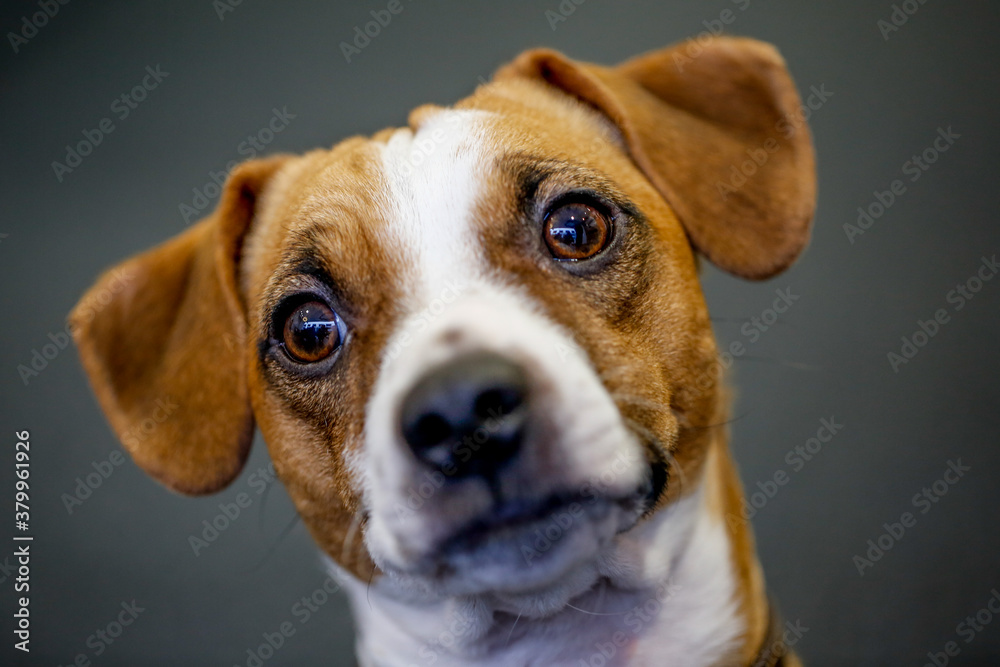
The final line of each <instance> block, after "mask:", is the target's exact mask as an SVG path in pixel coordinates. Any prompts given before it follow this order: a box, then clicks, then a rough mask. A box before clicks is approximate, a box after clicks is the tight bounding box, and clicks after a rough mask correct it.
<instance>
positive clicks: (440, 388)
mask: <svg viewBox="0 0 1000 667" xmlns="http://www.w3.org/2000/svg"><path fill="white" fill-rule="evenodd" d="M527 393H528V380H527V376H526V375H525V373H524V371H523V370H522V369H521V367H520V366H518V365H517V364H515V363H513V362H512V361H510V360H508V359H506V358H504V357H501V356H499V355H496V354H491V353H477V354H472V355H468V356H464V357H460V358H458V359H456V360H454V361H451V362H448V363H446V364H444V365H442V366H439V367H437V368H435V369H433V370H432V371H430V372H429V373H428V374H427V375H425V376H424V377H423V378H422V379H421V380H420V381H419V382H417V384H416V385H415V386H414V387H413V389H411V390H410V393H409V394H407V396H406V398H405V399H404V401H403V407H402V424H401V426H402V431H403V438H404V439H405V440H406V443H407V444H408V445H409V446H410V449H412V450H413V453H414V454H415V455H416V456H417V458H418V459H419V460H420V461H422V462H423V463H425V464H426V465H428V466H430V467H431V468H433V469H435V470H439V471H441V472H442V473H444V474H445V475H447V476H449V477H467V476H471V475H480V476H483V477H487V478H492V477H493V476H494V474H495V473H496V471H497V470H498V469H499V468H500V467H501V466H502V465H503V464H504V463H506V462H508V461H509V460H511V459H512V458H513V457H514V456H515V455H516V454H517V452H518V450H519V449H520V447H521V440H522V439H523V436H524V426H525V422H526V420H527V414H526V413H527V405H526V398H527Z"/></svg>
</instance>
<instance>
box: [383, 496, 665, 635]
mask: <svg viewBox="0 0 1000 667" xmlns="http://www.w3.org/2000/svg"><path fill="white" fill-rule="evenodd" d="M645 506H646V498H645V496H644V495H643V494H637V495H635V496H630V497H627V498H619V499H611V498H600V497H598V498H595V497H587V498H583V497H568V498H551V499H549V500H547V501H545V502H543V503H536V504H533V505H531V506H528V507H523V506H517V505H515V504H505V505H504V506H501V507H500V508H499V509H497V510H495V511H493V512H491V513H490V515H489V516H488V517H485V518H483V519H480V520H478V521H476V522H474V523H472V524H468V525H465V526H462V527H461V528H459V529H458V530H456V531H455V532H454V533H453V534H452V535H451V536H450V537H449V538H447V539H445V540H443V541H442V542H441V543H440V544H438V545H437V546H436V547H435V548H434V549H432V550H431V551H429V552H428V553H427V554H426V555H425V556H423V557H422V558H420V559H418V560H417V562H415V563H414V564H413V565H412V566H411V567H406V568H393V567H391V566H390V567H389V568H388V569H389V570H390V574H394V575H395V576H396V577H400V578H402V579H405V580H406V581H407V582H408V583H409V584H410V586H415V587H416V588H419V589H423V590H425V591H429V592H430V591H433V593H434V594H435V595H440V596H448V597H452V596H473V595H475V596H485V597H487V598H488V599H490V600H491V601H492V603H493V605H492V606H493V607H494V608H495V609H497V610H500V611H507V612H510V613H513V614H520V615H525V616H529V617H541V616H546V615H549V614H552V613H554V612H556V611H558V610H559V609H561V608H563V607H564V606H565V604H566V603H567V602H568V601H569V600H571V599H572V598H574V597H576V596H577V595H579V594H581V593H583V592H584V591H586V590H588V589H590V588H591V587H593V585H594V584H595V583H596V582H597V580H598V579H599V577H600V575H599V567H598V564H599V562H600V560H601V557H602V555H603V554H605V553H606V552H608V551H609V549H610V548H611V547H612V545H613V542H614V540H615V536H616V535H618V534H619V533H621V532H623V531H625V530H628V529H629V528H631V527H632V526H633V525H635V523H636V522H637V521H638V519H639V518H640V517H641V515H642V513H643V510H644V509H645ZM392 570H395V572H392Z"/></svg>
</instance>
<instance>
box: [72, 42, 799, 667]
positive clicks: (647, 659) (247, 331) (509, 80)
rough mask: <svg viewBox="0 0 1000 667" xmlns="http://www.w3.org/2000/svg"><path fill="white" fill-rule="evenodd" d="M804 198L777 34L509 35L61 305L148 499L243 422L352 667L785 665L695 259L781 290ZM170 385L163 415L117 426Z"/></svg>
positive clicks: (233, 180)
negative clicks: (147, 483) (775, 283)
mask: <svg viewBox="0 0 1000 667" xmlns="http://www.w3.org/2000/svg"><path fill="white" fill-rule="evenodd" d="M746 164H750V165H751V166H753V167H754V168H753V169H748V168H746V167H745V165H746ZM737 176H739V178H737ZM814 202H815V167H814V157H813V150H812V144H811V139H810V136H809V132H808V129H807V128H806V127H805V126H804V124H803V123H802V120H801V114H800V101H799V97H798V95H797V93H796V91H795V88H794V85H793V83H792V81H791V79H790V77H789V75H788V72H787V71H786V68H785V65H784V63H783V61H782V59H781V57H780V56H779V55H778V54H777V52H776V51H775V50H774V49H773V48H772V47H770V46H768V45H766V44H762V43H759V42H756V41H752V40H748V39H729V38H719V39H713V40H711V41H709V42H706V41H705V40H701V41H699V42H698V43H693V42H689V43H684V44H680V45H678V46H674V47H673V48H667V49H665V50H661V51H657V52H653V53H649V54H646V55H643V56H640V57H637V58H635V59H633V60H629V61H628V62H625V63H624V64H622V65H619V66H617V67H613V68H607V67H600V66H596V65H590V64H584V63H580V62H575V61H573V60H570V59H568V58H566V57H565V56H563V55H561V54H559V53H556V52H554V51H549V50H533V51H529V52H527V53H524V54H522V55H521V56H519V57H518V58H517V59H516V60H514V61H513V62H512V63H510V64H508V65H506V66H504V67H503V68H501V69H500V70H499V71H498V72H497V74H496V75H495V77H494V79H493V81H492V82H491V83H489V84H486V85H483V86H481V87H480V88H478V89H477V90H476V91H475V93H474V94H472V95H471V96H470V97H468V98H466V99H464V100H462V101H460V102H459V103H457V104H456V105H454V106H453V107H451V108H444V107H438V106H431V105H428V106H422V107H419V108H417V109H415V110H414V111H413V112H412V113H411V114H410V116H409V124H408V127H405V128H399V129H387V130H383V131H381V132H378V133H376V134H375V135H374V136H372V137H370V138H363V137H354V138H350V139H347V140H345V141H343V142H341V143H339V144H337V145H336V146H334V147H333V148H332V149H330V150H325V149H323V150H316V151H312V152H310V153H307V154H305V155H302V156H290V155H279V156H275V157H271V158H268V159H262V160H254V161H251V162H248V163H245V164H243V165H241V166H240V167H238V168H237V169H236V170H234V172H233V173H232V174H231V176H230V177H229V180H228V182H227V184H226V186H225V188H224V192H223V195H222V198H221V202H220V204H219V206H218V208H217V210H216V211H215V212H214V213H213V214H212V215H210V216H209V217H208V218H206V219H205V220H203V221H201V222H200V223H198V224H197V225H195V226H194V227H192V228H191V229H189V230H187V231H186V232H184V233H183V234H181V235H180V236H178V237H176V238H174V239H173V240H170V241H168V242H166V243H164V244H163V245H161V246H158V247H156V248H154V249H152V250H150V251H148V252H146V253H144V254H141V255H139V256H137V257H134V258H132V259H129V260H127V261H126V262H124V263H123V264H122V265H121V266H119V267H117V270H113V271H112V272H109V273H108V274H106V275H105V276H104V277H103V278H102V279H100V280H99V281H98V282H97V284H96V286H95V287H94V288H92V291H91V292H90V293H89V294H88V295H87V296H85V297H84V299H83V301H82V302H81V306H78V308H77V310H76V311H75V312H74V314H73V315H72V316H71V321H72V324H73V327H74V331H75V337H76V341H77V344H78V346H79V349H80V354H81V357H82V360H83V363H84V367H85V368H86V371H87V373H88V374H89V377H90V380H91V383H92V385H93V387H94V390H95V392H96V394H97V397H98V399H99V401H100V404H101V406H102V408H103V409H104V412H105V413H106V414H107V417H108V419H109V420H110V422H111V424H112V426H113V427H114V429H115V431H116V432H117V433H118V434H119V436H122V437H123V440H124V444H125V447H126V448H127V449H128V450H129V452H130V454H131V455H132V457H133V458H134V460H135V461H136V463H138V464H139V465H140V466H141V467H142V468H143V469H145V470H146V471H147V472H149V474H151V475H152V476H153V477H155V478H156V479H157V480H159V481H160V482H162V483H163V484H164V485H166V486H167V487H169V488H171V489H173V490H175V491H178V492H181V493H185V494H205V493H211V492H214V491H218V490H219V489H221V488H223V487H224V486H226V485H227V484H228V483H230V482H231V481H232V480H233V478H234V477H236V476H237V475H238V474H239V472H240V469H241V467H242V466H243V464H244V461H245V460H246V458H247V453H248V448H249V446H250V441H251V437H252V434H253V431H254V428H255V424H256V425H257V426H259V428H260V429H261V431H262V433H263V435H264V438H265V440H266V441H267V443H268V448H269V450H270V455H271V458H272V459H273V461H274V465H275V467H276V469H277V471H278V474H279V476H280V478H281V480H282V481H283V483H284V484H285V486H286V488H287V490H288V493H289V494H290V496H291V498H292V499H293V501H294V502H295V505H296V507H297V509H298V512H299V513H300V514H301V516H302V518H303V519H304V521H305V524H306V525H307V526H308V528H309V530H310V532H311V533H312V535H313V537H314V538H315V540H316V542H317V543H318V544H319V546H320V547H321V548H322V550H323V551H324V552H325V554H327V555H328V556H329V558H330V560H331V564H332V565H331V566H332V567H333V568H335V570H336V571H337V572H338V573H339V575H340V576H341V577H342V579H343V581H345V586H346V588H347V590H348V593H349V595H350V597H351V600H352V603H353V607H354V611H355V616H356V620H357V626H358V639H357V653H358V657H359V660H360V662H361V664H362V665H366V666H376V665H378V666H395V665H431V664H434V665H504V666H511V665H572V666H578V665H579V666H585V665H665V664H669V665H758V666H759V665H776V664H798V663H797V662H796V661H795V660H794V657H793V656H791V654H790V653H788V651H787V647H786V645H785V642H784V641H783V639H782V627H781V624H780V622H778V621H777V620H776V619H775V618H774V615H773V612H772V609H771V606H770V605H769V603H768V599H767V595H766V591H765V585H764V580H763V577H762V573H761V568H760V566H759V564H758V561H757V558H756V555H755V550H754V545H753V537H752V535H751V532H750V529H749V527H748V526H747V525H746V524H745V522H741V521H735V522H733V521H729V522H727V521H726V517H727V515H729V516H739V515H740V514H739V513H740V499H741V495H742V490H741V485H740V482H739V479H738V476H737V473H736V470H735V467H734V464H733V461H732V459H731V457H730V454H729V452H728V448H727V443H726V437H725V431H724V427H723V426H722V425H723V424H724V423H725V422H726V404H725V392H724V390H723V386H722V384H721V382H720V363H719V362H718V360H717V352H716V346H715V342H714V338H713V334H712V329H711V326H710V323H709V316H708V312H707V310H706V306H705V302H704V299H703V296H702V292H701V289H700V286H699V280H698V260H697V253H700V254H701V255H703V256H704V257H705V258H707V259H708V260H709V261H711V262H712V263H714V264H715V265H716V266H718V267H720V268H721V269H723V270H725V271H728V272H729V273H732V274H734V275H737V276H741V277H743V278H748V279H754V280H756V279H763V278H767V277H770V276H773V275H775V274H776V273H778V272H780V271H782V270H783V269H785V268H786V267H787V266H788V265H789V264H790V263H791V262H792V261H793V260H794V259H795V258H796V256H797V255H798V254H799V252H800V251H801V250H802V248H803V247H804V245H805V244H806V242H807V240H808V235H809V225H810V221H811V218H812V215H813V210H814ZM121 275H125V276H128V279H127V280H126V281H124V288H121V289H117V290H114V291H112V290H105V289H104V288H103V287H104V285H105V283H108V281H111V280H114V279H116V278H115V277H116V276H118V277H120V276H121ZM112 293H113V297H112V299H111V301H110V303H106V304H105V305H102V307H101V308H99V309H95V308H92V307H90V305H91V301H92V300H93V299H95V298H98V297H99V296H104V297H105V300H106V295H107V294H112ZM95 313H96V314H95ZM164 396H168V397H170V398H171V399H172V400H173V401H175V402H176V403H177V405H178V407H177V408H176V410H175V411H174V412H173V413H172V415H171V417H170V419H168V420H167V421H165V422H163V423H162V424H160V425H159V426H158V427H157V429H156V430H155V431H154V432H152V433H150V434H148V436H146V437H143V438H141V439H139V438H129V437H125V436H127V434H129V433H130V432H132V431H133V429H134V428H135V427H136V425H137V424H140V423H141V422H142V420H143V419H144V418H145V417H146V416H147V412H148V411H149V410H151V409H152V408H153V406H155V404H156V401H157V400H158V399H162V398H163V397H164ZM785 639H786V640H787V636H786V637H785Z"/></svg>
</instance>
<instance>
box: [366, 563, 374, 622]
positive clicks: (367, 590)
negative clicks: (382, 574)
mask: <svg viewBox="0 0 1000 667" xmlns="http://www.w3.org/2000/svg"><path fill="white" fill-rule="evenodd" d="M374 578H375V561H372V573H371V574H369V575H368V586H367V587H366V588H365V598H366V599H367V600H368V608H369V609H372V610H374V609H375V607H373V606H372V596H371V592H372V580H373V579H374Z"/></svg>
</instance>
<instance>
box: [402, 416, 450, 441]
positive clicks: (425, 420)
mask: <svg viewBox="0 0 1000 667" xmlns="http://www.w3.org/2000/svg"><path fill="white" fill-rule="evenodd" d="M451 434H452V429H451V424H449V423H448V420H447V419H445V418H444V417H442V416H441V415H439V414H437V413H436V412H431V413H430V414H426V415H423V416H421V417H420V418H419V419H418V420H417V423H416V424H414V425H413V428H412V429H411V434H410V435H411V437H409V438H407V440H409V441H410V442H411V443H412V444H414V445H417V446H421V447H433V446H434V445H437V444H439V443H441V442H443V441H445V440H447V439H448V438H450V437H451Z"/></svg>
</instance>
